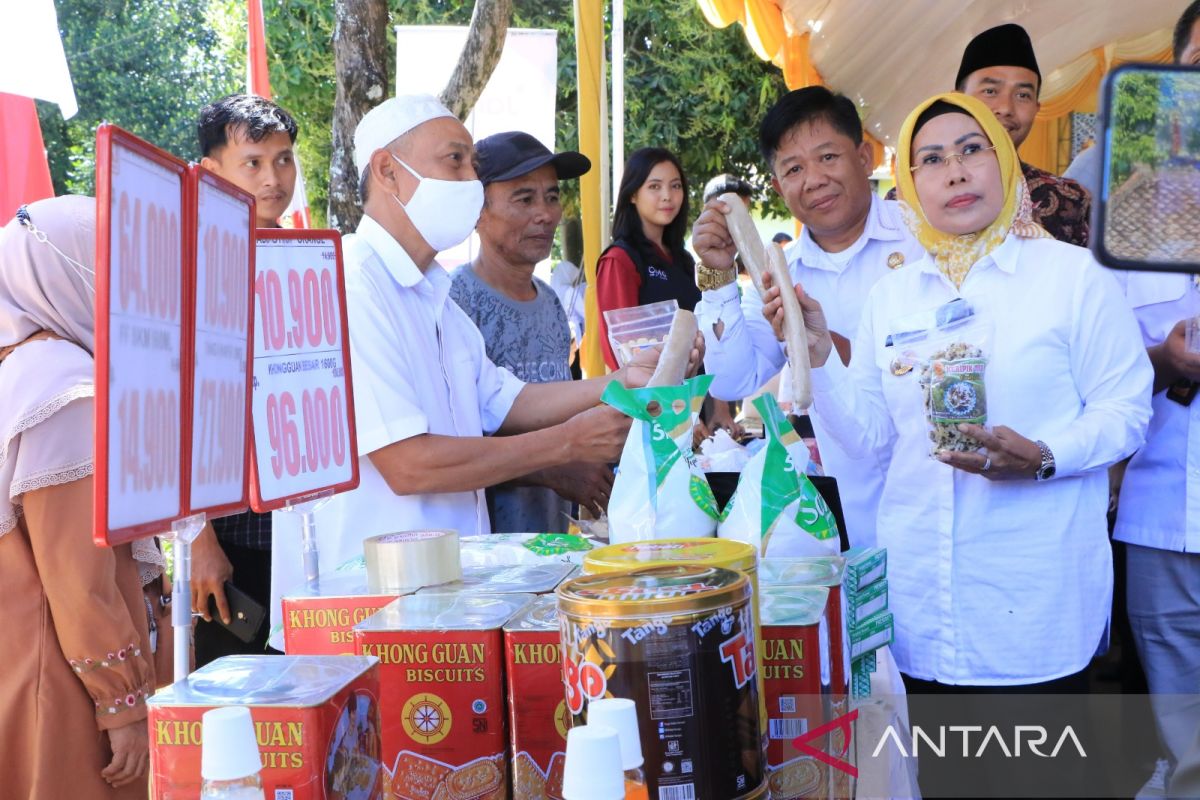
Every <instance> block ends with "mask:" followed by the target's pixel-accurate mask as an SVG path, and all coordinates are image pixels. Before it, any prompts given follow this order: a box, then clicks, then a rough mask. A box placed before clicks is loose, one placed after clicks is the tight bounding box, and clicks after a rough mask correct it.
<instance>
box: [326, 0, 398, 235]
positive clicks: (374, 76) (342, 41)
mask: <svg viewBox="0 0 1200 800" xmlns="http://www.w3.org/2000/svg"><path fill="white" fill-rule="evenodd" d="M387 22H388V8H387V0H335V2H334V28H333V53H334V70H335V74H336V80H337V94H336V96H335V98H334V102H333V154H332V157H331V158H330V163H329V225H330V227H333V228H337V229H338V230H340V231H341V232H342V233H349V232H351V231H353V230H354V229H355V228H356V227H358V221H359V218H360V217H361V216H362V208H361V207H360V205H359V197H358V180H359V175H358V174H356V173H357V171H356V170H355V169H354V129H355V128H356V127H357V126H358V121H359V120H360V119H362V118H363V115H364V114H366V113H367V111H369V110H370V109H372V108H374V107H375V106H377V105H379V103H380V102H382V101H383V99H384V98H385V97H387V96H388V94H389V92H388V46H387Z"/></svg>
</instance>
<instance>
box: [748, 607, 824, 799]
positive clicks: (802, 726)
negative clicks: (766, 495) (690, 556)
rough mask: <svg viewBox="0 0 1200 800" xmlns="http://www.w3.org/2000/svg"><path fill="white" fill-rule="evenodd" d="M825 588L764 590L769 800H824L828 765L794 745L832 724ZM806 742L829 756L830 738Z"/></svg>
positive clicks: (764, 670)
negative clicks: (813, 732)
mask: <svg viewBox="0 0 1200 800" xmlns="http://www.w3.org/2000/svg"><path fill="white" fill-rule="evenodd" d="M828 603H829V589H828V588H827V587H824V586H811V587H794V586H786V587H779V586H768V587H766V588H764V589H763V597H762V617H763V647H762V650H763V684H764V685H765V686H766V692H767V717H768V745H767V775H768V783H769V784H770V787H771V798H772V800H799V798H808V797H828V796H829V791H830V789H831V787H832V786H833V783H834V779H833V776H832V774H831V772H830V769H831V768H830V766H829V765H828V764H827V763H825V762H823V761H821V760H819V759H817V758H816V757H815V756H814V755H813V754H812V753H810V752H806V751H804V750H802V749H801V748H799V747H797V746H796V744H795V742H796V740H797V739H798V738H799V737H801V736H804V735H805V734H808V733H809V731H816V730H817V729H819V728H820V727H821V726H823V725H824V724H825V723H826V722H828V721H829V720H830V718H831V717H830V712H831V703H830V695H829V681H830V663H829V624H828V613H827V606H828ZM806 743H807V744H809V745H810V746H811V747H813V748H814V749H816V750H820V751H822V752H829V748H830V736H829V735H828V734H822V735H821V736H819V737H812V736H810V737H809V738H808V739H807V740H806Z"/></svg>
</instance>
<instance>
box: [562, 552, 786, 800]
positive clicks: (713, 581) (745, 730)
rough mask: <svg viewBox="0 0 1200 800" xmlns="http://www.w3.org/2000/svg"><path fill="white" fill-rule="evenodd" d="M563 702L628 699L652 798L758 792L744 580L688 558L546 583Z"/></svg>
mask: <svg viewBox="0 0 1200 800" xmlns="http://www.w3.org/2000/svg"><path fill="white" fill-rule="evenodd" d="M558 611H559V620H560V626H561V632H562V647H563V672H564V676H563V677H564V681H565V683H566V702H567V711H568V712H569V713H570V714H571V716H572V724H575V725H579V724H584V723H585V722H586V721H587V707H588V703H589V702H591V701H592V700H598V699H600V698H604V697H624V698H629V699H631V700H633V701H634V703H635V705H636V708H637V715H638V730H639V732H640V734H641V740H642V755H643V757H644V758H645V767H644V769H645V773H646V782H647V788H648V789H649V791H650V796H651V797H656V798H661V799H662V800H735V799H738V798H752V797H758V796H760V794H761V793H765V785H764V781H765V755H764V752H763V744H762V742H763V737H762V730H761V724H762V718H761V716H760V701H759V695H758V688H759V687H758V682H757V673H758V668H757V661H756V639H755V629H754V617H753V614H752V611H751V593H750V581H749V579H748V578H747V577H746V576H745V575H744V574H742V573H740V572H735V571H732V570H727V569H721V568H719V567H708V566H702V565H697V564H676V565H672V566H659V567H649V568H645V569H638V570H632V571H627V572H614V573H605V574H600V575H585V576H582V577H579V578H575V579H572V580H569V581H567V582H566V583H564V584H563V585H562V586H560V587H559V588H558Z"/></svg>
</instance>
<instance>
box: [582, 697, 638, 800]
mask: <svg viewBox="0 0 1200 800" xmlns="http://www.w3.org/2000/svg"><path fill="white" fill-rule="evenodd" d="M588 725H603V726H605V727H609V728H612V729H613V730H615V731H616V732H617V738H618V740H619V741H620V743H621V768H622V769H623V770H625V787H626V794H627V795H630V796H632V795H638V796H644V795H645V793H646V774H645V772H643V770H642V764H643V763H644V761H643V759H642V740H641V737H640V736H638V720H637V706H635V705H634V703H633V701H632V700H626V699H625V698H623V697H610V698H607V699H604V700H593V701H592V702H591V703H589V704H588Z"/></svg>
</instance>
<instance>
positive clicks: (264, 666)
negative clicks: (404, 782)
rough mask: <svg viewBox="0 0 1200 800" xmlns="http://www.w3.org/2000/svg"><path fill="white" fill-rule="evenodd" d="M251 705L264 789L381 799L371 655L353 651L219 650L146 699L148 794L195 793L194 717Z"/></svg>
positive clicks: (197, 735)
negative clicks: (257, 653) (331, 653)
mask: <svg viewBox="0 0 1200 800" xmlns="http://www.w3.org/2000/svg"><path fill="white" fill-rule="evenodd" d="M233 705H244V706H248V707H249V708H250V716H251V718H253V720H254V728H255V732H256V734H257V738H258V748H259V753H260V755H261V757H262V763H263V769H262V781H263V788H264V789H265V790H266V796H267V797H269V798H284V797H286V798H291V800H381V798H383V797H384V792H385V785H384V774H383V769H382V767H381V764H380V736H379V731H380V727H379V726H380V723H379V664H378V662H377V661H376V660H375V659H373V658H362V657H357V656H265V655H264V656H227V657H225V658H219V659H217V660H216V661H214V662H212V663H211V664H208V665H206V666H204V667H201V668H200V669H198V670H196V671H195V672H193V673H192V674H191V675H189V676H188V677H187V679H186V680H182V681H179V682H178V683H175V684H173V685H171V686H168V687H167V688H165V689H162V690H160V691H158V692H157V693H155V694H154V696H153V697H151V698H150V700H149V701H148V707H149V708H148V715H149V720H148V723H149V726H150V772H151V777H150V794H151V796H152V797H153V798H154V799H155V800H198V798H199V797H200V750H201V731H202V726H201V717H202V716H203V714H204V712H205V711H208V710H210V709H213V708H220V707H223V706H233Z"/></svg>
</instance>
